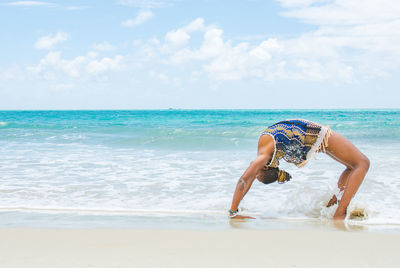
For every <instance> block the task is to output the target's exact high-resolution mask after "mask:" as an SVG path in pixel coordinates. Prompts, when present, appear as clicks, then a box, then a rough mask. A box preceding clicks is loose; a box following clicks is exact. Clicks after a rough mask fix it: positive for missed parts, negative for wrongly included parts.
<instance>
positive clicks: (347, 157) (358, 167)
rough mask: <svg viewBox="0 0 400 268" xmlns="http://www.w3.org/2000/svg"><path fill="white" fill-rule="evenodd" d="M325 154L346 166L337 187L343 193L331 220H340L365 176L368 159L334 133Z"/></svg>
mask: <svg viewBox="0 0 400 268" xmlns="http://www.w3.org/2000/svg"><path fill="white" fill-rule="evenodd" d="M326 153H327V154H328V155H329V156H330V157H332V158H333V159H335V160H336V161H338V162H340V163H342V164H344V165H345V166H346V170H345V171H344V172H343V173H342V175H341V176H340V179H339V181H338V186H339V188H344V193H343V196H342V199H341V200H340V203H339V206H338V208H337V210H336V212H335V215H334V216H333V219H340V220H342V219H344V218H345V217H346V210H347V207H348V205H349V203H350V201H351V199H352V198H353V196H354V195H355V193H356V192H357V190H358V187H359V186H360V184H361V183H362V181H363V180H364V177H365V175H366V174H367V171H368V169H369V159H368V158H367V157H366V156H365V155H364V154H362V153H361V152H360V151H359V150H358V149H357V148H356V147H355V146H354V145H353V144H352V143H351V142H350V141H349V140H347V139H346V138H345V137H343V136H342V135H340V134H339V133H336V132H334V131H332V135H331V136H330V137H329V140H328V148H327V150H326Z"/></svg>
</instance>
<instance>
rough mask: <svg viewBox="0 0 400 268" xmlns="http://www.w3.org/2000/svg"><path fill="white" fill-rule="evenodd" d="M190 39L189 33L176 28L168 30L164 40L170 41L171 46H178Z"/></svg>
mask: <svg viewBox="0 0 400 268" xmlns="http://www.w3.org/2000/svg"><path fill="white" fill-rule="evenodd" d="M189 39H190V35H189V34H188V33H186V32H185V31H183V30H182V29H178V30H176V31H171V32H168V33H167V34H166V35H165V40H166V41H167V42H168V43H170V44H171V45H172V46H175V47H179V46H184V45H186V44H187V43H188V41H189Z"/></svg>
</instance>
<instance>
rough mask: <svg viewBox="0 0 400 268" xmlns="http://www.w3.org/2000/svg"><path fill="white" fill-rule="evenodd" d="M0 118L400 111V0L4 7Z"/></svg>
mask: <svg viewBox="0 0 400 268" xmlns="http://www.w3.org/2000/svg"><path fill="white" fill-rule="evenodd" d="M0 25H1V26H0V36H1V38H0V40H1V41H0V51H1V53H0V109H1V110H38V109H39V110H40V109H57V110H64V109H169V108H176V109H322V108H326V109H348V108H350V109H352V108H356V109H358V108H382V109H387V108H400V105H399V100H400V91H399V86H398V85H399V84H400V83H399V82H400V69H399V67H400V49H399V47H400V1H397V0H380V1H376V0H270V1H267V0H213V1H212V0H109V1H94V0H92V1H89V0H81V1H77V0H64V1H52V0H47V1H7V0H6V1H4V0H0Z"/></svg>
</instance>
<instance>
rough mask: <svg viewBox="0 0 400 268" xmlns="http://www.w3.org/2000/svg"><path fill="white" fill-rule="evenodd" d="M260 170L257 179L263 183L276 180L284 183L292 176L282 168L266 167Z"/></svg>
mask: <svg viewBox="0 0 400 268" xmlns="http://www.w3.org/2000/svg"><path fill="white" fill-rule="evenodd" d="M261 171H262V172H260V175H259V176H258V177H259V180H260V181H261V182H262V183H264V184H269V183H273V182H276V181H278V183H284V182H287V181H290V179H291V178H292V176H291V175H290V174H289V173H287V172H286V171H284V170H280V169H279V168H274V167H269V168H268V169H262V170H261Z"/></svg>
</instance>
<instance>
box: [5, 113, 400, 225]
mask: <svg viewBox="0 0 400 268" xmlns="http://www.w3.org/2000/svg"><path fill="white" fill-rule="evenodd" d="M288 118H304V119H308V120H312V121H316V122H319V123H321V124H323V125H330V126H331V128H332V129H334V130H335V131H337V132H339V133H341V134H342V135H344V136H346V137H347V138H348V139H349V140H350V141H352V142H353V143H354V144H355V145H356V146H357V147H358V148H359V149H360V150H361V151H362V152H363V153H365V154H366V155H367V156H368V157H369V158H370V160H371V163H372V164H371V169H370V172H369V173H368V175H367V177H366V179H365V181H364V183H363V185H362V186H361V188H360V189H359V193H358V194H357V195H356V197H355V198H354V200H353V202H352V204H351V205H350V207H349V209H350V210H352V209H362V210H364V211H365V213H366V214H367V216H366V217H364V218H362V219H357V220H352V219H348V221H349V222H352V223H354V224H361V225H388V224H391V225H397V224H400V215H399V212H400V200H399V198H398V196H400V195H399V194H400V165H399V163H400V156H399V152H400V143H399V140H400V110H323V111H321V110H149V111H0V133H1V135H0V179H1V184H0V218H1V219H0V226H2V225H3V226H14V225H16V226H32V225H35V224H38V223H40V224H43V225H46V224H51V223H54V222H57V219H59V221H58V222H59V223H60V224H61V223H62V225H63V226H68V225H71V226H75V225H76V224H77V222H78V223H79V222H81V223H82V224H83V225H90V224H95V225H99V226H107V224H110V225H115V221H117V222H119V223H121V224H122V223H123V224H124V225H129V224H138V223H140V222H142V223H143V222H146V221H147V220H148V219H149V218H150V219H155V220H153V221H152V222H160V225H162V223H163V222H164V223H165V222H170V223H171V222H172V223H177V222H182V221H183V222H185V221H191V220H194V219H195V221H197V222H198V219H202V220H200V221H203V222H208V223H210V222H211V223H213V224H215V225H217V226H218V225H219V224H220V223H225V222H226V210H227V208H228V207H229V205H230V201H231V198H232V194H233V190H234V188H235V184H236V181H237V179H238V178H239V177H240V175H241V174H242V172H243V171H244V169H245V168H246V167H247V166H248V163H249V162H250V161H252V160H253V158H254V157H255V155H256V145H257V139H258V136H259V135H260V133H261V132H262V131H263V129H264V128H266V127H267V126H268V125H271V124H273V123H274V122H277V121H280V120H283V119H288ZM283 168H285V169H286V170H287V171H289V172H290V173H291V174H292V176H293V179H292V181H291V182H289V183H288V184H285V185H270V186H265V185H261V184H259V183H255V184H254V185H253V187H252V189H251V190H250V192H249V194H248V195H247V196H246V198H245V200H243V202H242V208H243V209H244V210H245V211H246V213H248V214H250V215H253V216H255V217H257V219H258V220H259V221H260V222H261V223H262V220H270V219H306V220H327V219H329V218H330V217H331V216H332V213H333V211H334V208H330V209H327V208H325V207H324V204H325V202H327V200H329V197H330V196H331V195H332V194H333V193H335V190H336V187H335V183H336V181H337V179H338V177H339V175H340V173H341V171H342V170H343V167H342V166H341V165H340V164H338V163H336V162H335V161H333V160H331V159H330V158H329V157H327V156H326V155H323V154H320V155H318V157H317V160H313V161H311V162H310V163H309V164H307V165H306V166H305V167H304V168H302V169H298V168H296V167H295V166H293V165H288V164H283ZM1 215H2V216H1ZM83 219H85V220H83ZM88 219H92V220H93V221H92V222H91V221H90V220H88ZM145 219H146V220H145ZM165 219H168V220H165ZM182 219H184V220H182ZM90 222H91V223H90ZM40 224H39V225H40ZM78 225H79V224H78ZM170 225H171V224H170Z"/></svg>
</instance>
